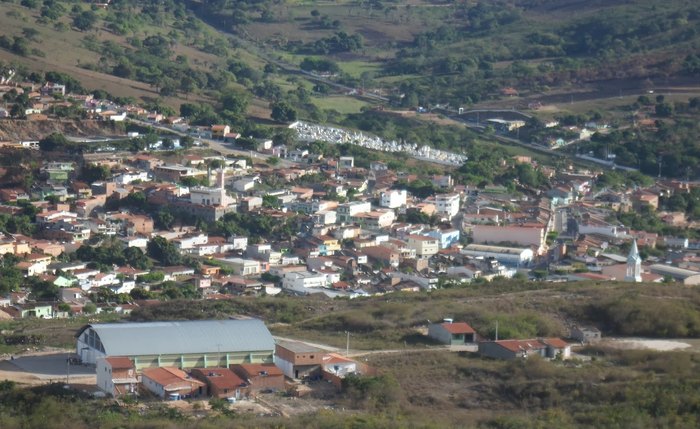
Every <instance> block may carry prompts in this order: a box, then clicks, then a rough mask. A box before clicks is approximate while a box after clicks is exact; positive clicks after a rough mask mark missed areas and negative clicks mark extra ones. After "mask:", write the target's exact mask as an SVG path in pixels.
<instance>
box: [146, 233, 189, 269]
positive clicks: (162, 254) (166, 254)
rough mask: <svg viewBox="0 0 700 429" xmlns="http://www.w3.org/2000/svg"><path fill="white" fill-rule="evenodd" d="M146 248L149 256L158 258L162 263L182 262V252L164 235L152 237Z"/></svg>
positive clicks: (175, 263)
mask: <svg viewBox="0 0 700 429" xmlns="http://www.w3.org/2000/svg"><path fill="white" fill-rule="evenodd" d="M146 249H147V252H148V256H150V257H151V258H153V259H156V260H157V261H158V262H160V263H161V264H162V265H165V266H169V265H178V264H179V263H181V262H182V257H181V256H180V252H178V250H177V248H176V247H175V245H174V244H173V243H171V242H169V241H168V240H166V239H165V238H163V237H160V236H158V237H154V238H153V239H151V241H149V242H148V246H147V247H146Z"/></svg>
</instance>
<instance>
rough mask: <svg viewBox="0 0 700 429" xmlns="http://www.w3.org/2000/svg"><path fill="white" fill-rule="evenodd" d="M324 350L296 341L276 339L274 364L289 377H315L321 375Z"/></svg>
mask: <svg viewBox="0 0 700 429" xmlns="http://www.w3.org/2000/svg"><path fill="white" fill-rule="evenodd" d="M324 354H325V351H324V350H321V349H319V348H317V347H313V346H310V345H307V344H305V343H300V342H296V341H278V342H277V346H276V347H275V365H277V367H278V368H279V369H281V370H282V372H283V373H284V375H286V376H287V377H289V378H294V379H303V378H317V377H320V376H321V365H322V364H323V356H324Z"/></svg>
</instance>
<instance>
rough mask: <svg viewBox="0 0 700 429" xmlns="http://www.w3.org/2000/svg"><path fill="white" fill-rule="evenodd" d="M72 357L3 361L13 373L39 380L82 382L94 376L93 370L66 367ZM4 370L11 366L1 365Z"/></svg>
mask: <svg viewBox="0 0 700 429" xmlns="http://www.w3.org/2000/svg"><path fill="white" fill-rule="evenodd" d="M71 356H74V355H73V354H72V353H50V354H37V355H29V356H27V355H25V356H18V357H15V358H14V359H11V360H8V361H5V362H7V363H10V364H12V366H14V367H16V368H17V370H16V371H15V372H24V373H26V374H27V375H32V376H34V377H36V378H38V379H40V380H44V381H51V380H59V379H62V380H65V379H66V377H67V376H68V377H70V381H76V380H78V379H79V380H81V381H82V380H84V379H85V378H86V377H90V376H94V375H95V368H94V367H92V366H84V365H68V358H69V357H71ZM3 367H4V368H6V369H11V368H12V367H11V366H8V365H3Z"/></svg>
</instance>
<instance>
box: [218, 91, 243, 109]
mask: <svg viewBox="0 0 700 429" xmlns="http://www.w3.org/2000/svg"><path fill="white" fill-rule="evenodd" d="M220 101H221V105H222V106H223V108H224V110H228V111H229V112H231V113H233V114H235V115H243V114H245V111H246V109H247V108H248V101H249V98H248V95H247V94H245V93H242V92H237V91H227V92H225V93H224V94H223V95H222V96H221V98H220Z"/></svg>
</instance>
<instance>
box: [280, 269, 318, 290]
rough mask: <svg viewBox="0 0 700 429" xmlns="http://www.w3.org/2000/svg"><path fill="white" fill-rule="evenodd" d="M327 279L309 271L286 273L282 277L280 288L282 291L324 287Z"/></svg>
mask: <svg viewBox="0 0 700 429" xmlns="http://www.w3.org/2000/svg"><path fill="white" fill-rule="evenodd" d="M327 282H328V281H327V278H326V275H325V274H321V273H312V272H310V271H302V272H296V271H292V272H288V273H284V276H283V277H282V287H283V288H284V289H291V290H300V289H304V288H310V287H325V286H327Z"/></svg>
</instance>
